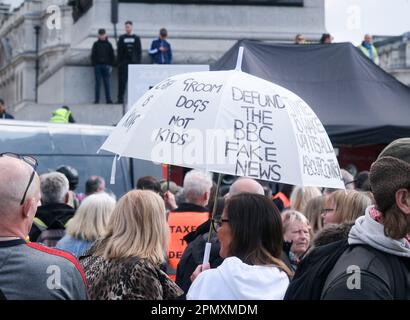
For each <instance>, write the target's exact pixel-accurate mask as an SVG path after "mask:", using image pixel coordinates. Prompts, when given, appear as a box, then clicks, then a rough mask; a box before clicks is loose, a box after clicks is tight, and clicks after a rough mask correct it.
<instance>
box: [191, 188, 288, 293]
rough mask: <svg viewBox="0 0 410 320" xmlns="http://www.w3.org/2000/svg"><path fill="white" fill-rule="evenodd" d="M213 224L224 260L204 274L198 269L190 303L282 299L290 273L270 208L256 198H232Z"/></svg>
mask: <svg viewBox="0 0 410 320" xmlns="http://www.w3.org/2000/svg"><path fill="white" fill-rule="evenodd" d="M213 223H214V227H215V229H216V230H217V233H218V239H219V242H220V245H221V249H220V252H219V254H220V256H221V257H222V258H225V260H224V262H223V263H222V264H221V265H220V266H219V267H218V268H216V269H211V270H206V271H203V272H201V270H203V269H205V268H202V266H198V268H197V270H195V272H194V273H193V275H192V280H194V282H193V283H192V285H191V288H190V289H189V291H188V294H187V299H190V300H196V299H203V300H210V299H215V300H219V299H228V300H233V299H241V300H242V299H252V300H254V299H255V300H262V299H264V300H268V299H272V300H275V299H279V300H280V299H283V297H284V295H285V292H286V289H287V287H288V285H289V277H290V276H291V271H290V270H289V268H288V267H286V265H285V264H284V262H283V261H282V260H281V259H280V257H281V254H282V244H283V238H282V221H281V217H280V213H279V211H278V209H277V208H276V207H275V206H274V205H273V204H272V202H271V201H270V200H269V199H268V198H266V197H264V196H261V195H257V194H249V193H243V194H239V195H236V196H233V197H232V198H230V199H229V200H227V203H226V205H225V209H224V211H223V213H222V217H221V219H220V220H214V221H213Z"/></svg>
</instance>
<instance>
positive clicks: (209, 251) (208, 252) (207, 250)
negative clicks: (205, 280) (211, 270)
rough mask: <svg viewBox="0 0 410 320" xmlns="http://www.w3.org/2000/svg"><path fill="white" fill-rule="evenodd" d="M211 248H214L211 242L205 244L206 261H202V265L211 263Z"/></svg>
mask: <svg viewBox="0 0 410 320" xmlns="http://www.w3.org/2000/svg"><path fill="white" fill-rule="evenodd" d="M211 247H212V244H211V243H210V242H207V243H206V244H205V251H204V259H203V260H202V265H204V264H206V263H209V256H210V255H211Z"/></svg>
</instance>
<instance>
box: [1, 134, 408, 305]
mask: <svg viewBox="0 0 410 320" xmlns="http://www.w3.org/2000/svg"><path fill="white" fill-rule="evenodd" d="M36 168H37V160H36V159H34V158H32V157H30V156H21V155H18V154H13V153H3V154H0V216H1V219H0V261H2V267H1V268H0V297H2V298H3V299H98V300H99V299H190V300H195V299H202V300H218V299H225V300H226V299H228V300H235V299H244V300H245V299H264V300H282V299H287V300H293V299H409V298H410V270H409V261H410V242H409V241H410V138H402V139H398V140H396V141H394V142H392V143H391V144H389V145H388V146H387V147H386V148H385V149H384V150H383V151H382V152H381V154H380V155H379V157H378V159H377V160H376V161H375V162H374V163H373V164H372V166H371V168H370V171H369V172H362V173H359V174H357V175H356V176H355V177H353V176H352V175H351V174H349V173H348V172H347V171H344V173H343V175H342V176H343V178H344V179H345V180H344V183H345V186H346V190H334V189H319V188H316V187H304V188H303V187H299V186H289V185H283V186H282V188H281V190H280V191H279V192H277V193H276V194H273V195H272V189H270V188H266V187H265V188H264V186H263V185H265V186H266V184H264V183H262V182H261V181H256V180H254V179H250V178H246V177H239V178H237V179H236V180H235V181H234V182H233V183H232V184H231V185H230V187H229V190H227V191H228V192H227V193H226V194H225V195H222V194H221V193H220V192H218V194H217V190H218V188H217V187H216V184H215V182H214V181H213V179H212V176H211V175H210V174H208V173H206V172H202V171H199V170H191V171H190V172H188V173H187V174H186V175H185V177H184V181H183V185H182V186H177V185H176V184H175V183H172V184H171V183H170V182H169V181H166V180H162V181H161V180H158V179H156V178H155V177H151V176H148V177H142V178H140V179H139V180H138V181H137V188H136V189H134V190H131V191H129V192H128V193H126V194H125V195H124V196H122V197H121V198H120V199H119V200H118V201H117V200H116V198H115V196H113V195H110V194H108V192H107V190H106V189H105V181H104V179H103V178H102V177H99V176H91V177H89V178H88V180H87V182H86V188H85V189H86V192H85V194H83V195H80V194H78V193H77V192H76V188H77V185H78V173H77V172H76V170H75V169H74V168H72V167H69V166H61V167H59V168H57V169H56V171H54V172H48V173H45V174H42V175H40V176H38V175H37V173H36ZM207 242H210V243H211V244H212V246H211V251H210V255H209V261H208V262H207V263H203V256H204V252H205V245H206V243H207ZM50 266H52V267H51V268H58V277H60V278H59V279H58V286H53V285H52V283H53V282H50V281H48V280H49V277H52V276H57V274H56V275H54V274H53V270H54V269H50ZM358 275H359V276H358ZM352 279H353V280H352ZM28 282H29V283H30V284H31V285H30V287H27V285H26V283H28ZM50 283H51V284H50Z"/></svg>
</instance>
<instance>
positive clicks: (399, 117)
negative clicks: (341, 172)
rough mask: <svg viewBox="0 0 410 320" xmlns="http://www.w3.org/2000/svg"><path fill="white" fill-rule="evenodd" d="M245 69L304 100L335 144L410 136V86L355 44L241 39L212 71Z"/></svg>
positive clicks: (379, 141) (382, 140) (377, 141)
mask: <svg viewBox="0 0 410 320" xmlns="http://www.w3.org/2000/svg"><path fill="white" fill-rule="evenodd" d="M239 46H243V47H244V48H245V50H244V54H243V62H242V70H243V71H244V72H248V73H250V74H252V75H254V76H257V77H260V78H263V79H265V80H268V81H271V82H274V83H276V84H278V85H281V86H283V87H285V88H287V89H289V90H291V91H293V92H295V93H296V94H297V95H299V96H300V97H301V98H302V99H304V100H305V101H306V102H307V103H308V104H309V105H310V106H311V108H312V109H313V110H314V111H315V113H316V114H317V115H318V117H319V119H320V120H321V121H322V123H323V125H324V126H325V128H326V130H327V132H328V135H329V137H330V139H331V140H332V142H333V144H336V145H342V144H348V145H363V144H387V143H390V142H391V141H392V140H394V139H397V138H401V137H406V136H407V137H410V88H409V87H407V86H405V85H404V84H402V83H401V82H399V81H398V80H396V79H395V78H394V77H392V76H391V75H389V74H388V73H386V72H385V71H384V70H383V69H381V68H380V67H378V66H377V65H375V64H374V63H373V62H371V61H370V60H369V59H368V58H366V57H365V56H364V55H363V54H362V53H361V52H360V51H359V50H358V49H357V48H356V47H354V46H353V45H352V44H351V43H335V44H331V45H320V44H312V45H294V44H270V43H264V42H259V41H249V40H241V41H238V42H237V43H236V44H235V45H234V46H233V47H232V48H231V49H230V50H229V51H228V52H227V53H225V55H224V56H223V57H222V58H221V59H219V60H218V61H217V62H216V63H215V64H214V65H213V66H212V70H230V69H234V68H235V65H236V59H237V54H238V49H239Z"/></svg>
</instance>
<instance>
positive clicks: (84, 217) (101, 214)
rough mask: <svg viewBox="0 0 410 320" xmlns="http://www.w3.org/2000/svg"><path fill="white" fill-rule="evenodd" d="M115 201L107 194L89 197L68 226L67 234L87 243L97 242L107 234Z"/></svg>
mask: <svg viewBox="0 0 410 320" xmlns="http://www.w3.org/2000/svg"><path fill="white" fill-rule="evenodd" d="M114 206H115V200H114V199H113V198H111V197H110V196H109V195H108V194H106V193H98V194H93V195H90V196H88V197H87V198H85V199H84V201H83V202H82V203H81V205H80V207H79V208H78V210H77V212H76V213H75V215H74V218H72V219H71V220H70V221H69V223H68V225H67V234H69V235H70V236H72V237H74V238H76V239H83V240H87V241H95V240H97V239H98V238H100V237H102V236H103V235H104V234H105V229H106V226H107V224H108V220H109V218H110V216H111V213H112V211H113V210H114Z"/></svg>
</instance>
